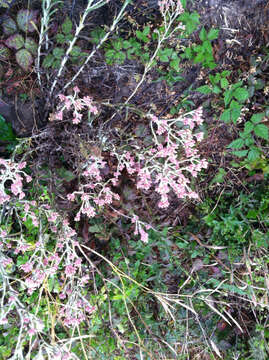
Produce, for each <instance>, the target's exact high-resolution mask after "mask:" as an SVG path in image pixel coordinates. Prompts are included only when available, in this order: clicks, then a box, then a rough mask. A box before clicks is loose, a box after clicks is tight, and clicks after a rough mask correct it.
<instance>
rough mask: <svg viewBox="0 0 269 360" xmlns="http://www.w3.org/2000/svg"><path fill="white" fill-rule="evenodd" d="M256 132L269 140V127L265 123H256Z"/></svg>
mask: <svg viewBox="0 0 269 360" xmlns="http://www.w3.org/2000/svg"><path fill="white" fill-rule="evenodd" d="M254 133H255V135H257V136H259V137H261V138H262V139H264V140H269V133H268V127H267V126H266V125H265V124H258V125H256V126H255V127H254Z"/></svg>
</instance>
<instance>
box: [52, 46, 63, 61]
mask: <svg viewBox="0 0 269 360" xmlns="http://www.w3.org/2000/svg"><path fill="white" fill-rule="evenodd" d="M52 54H53V56H54V57H56V59H61V58H62V57H63V55H64V49H62V48H59V47H56V48H54V49H53V51H52Z"/></svg>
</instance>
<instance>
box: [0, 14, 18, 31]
mask: <svg viewBox="0 0 269 360" xmlns="http://www.w3.org/2000/svg"><path fill="white" fill-rule="evenodd" d="M2 26H3V31H4V33H5V34H6V35H12V34H14V33H15V32H16V30H17V25H16V23H15V21H14V20H13V19H11V17H9V16H8V17H7V18H6V19H5V20H4V21H3V24H2Z"/></svg>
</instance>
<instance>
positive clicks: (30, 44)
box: [24, 37, 37, 55]
mask: <svg viewBox="0 0 269 360" xmlns="http://www.w3.org/2000/svg"><path fill="white" fill-rule="evenodd" d="M24 46H25V48H26V49H27V50H29V51H30V53H31V54H32V55H36V54H37V43H36V42H35V40H34V39H32V38H30V37H28V38H26V40H25V44H24Z"/></svg>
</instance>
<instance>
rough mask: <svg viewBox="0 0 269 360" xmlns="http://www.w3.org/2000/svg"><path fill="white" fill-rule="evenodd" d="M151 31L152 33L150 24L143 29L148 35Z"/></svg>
mask: <svg viewBox="0 0 269 360" xmlns="http://www.w3.org/2000/svg"><path fill="white" fill-rule="evenodd" d="M149 33H150V27H149V26H146V27H145V28H144V30H143V34H144V35H145V36H147V35H149Z"/></svg>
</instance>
